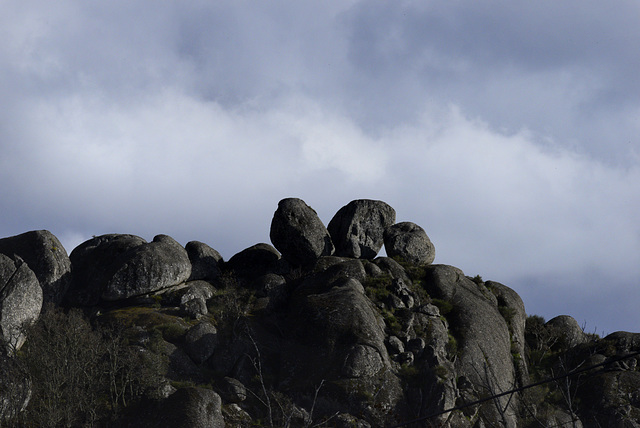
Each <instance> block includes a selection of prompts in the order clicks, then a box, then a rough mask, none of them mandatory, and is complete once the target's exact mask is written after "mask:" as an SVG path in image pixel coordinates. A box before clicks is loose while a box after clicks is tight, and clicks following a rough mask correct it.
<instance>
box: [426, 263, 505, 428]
mask: <svg viewBox="0 0 640 428" xmlns="http://www.w3.org/2000/svg"><path fill="white" fill-rule="evenodd" d="M426 278H427V283H426V288H427V291H428V292H429V294H430V295H432V296H434V297H436V298H439V299H443V300H446V301H447V302H450V303H451V305H452V309H451V312H450V313H449V314H448V315H447V320H448V321H449V325H450V327H451V331H452V333H451V334H452V335H453V338H454V340H455V341H456V342H457V358H456V362H455V367H456V372H457V373H458V374H459V375H460V374H463V373H464V375H463V376H464V378H465V381H464V382H461V383H460V385H461V389H462V391H461V394H462V397H463V400H465V398H464V397H474V399H475V397H478V396H479V395H480V394H482V392H483V391H484V392H489V393H490V394H496V393H499V392H501V391H507V390H509V389H511V388H512V386H513V385H515V370H514V366H513V362H512V356H511V343H510V335H509V328H508V326H507V323H506V321H505V319H504V318H503V317H502V315H501V314H500V312H499V310H498V302H497V299H496V297H495V296H494V295H493V293H491V291H489V290H488V289H487V288H486V287H485V286H484V285H483V284H481V283H480V284H479V283H476V282H474V281H471V280H470V279H469V278H467V277H466V276H465V275H464V273H463V272H462V271H461V270H460V269H457V268H455V267H453V266H445V265H432V266H429V267H427V277H426ZM496 400H497V401H498V403H499V406H500V408H504V409H506V410H505V411H503V412H496V411H494V409H492V408H485V409H483V410H484V411H486V412H487V414H486V415H485V417H486V418H488V419H489V420H492V421H493V422H494V423H497V424H502V426H506V427H516V426H517V417H516V412H515V408H514V407H513V406H510V404H509V398H508V397H502V398H497V399H496ZM471 401H473V399H472V400H471Z"/></svg>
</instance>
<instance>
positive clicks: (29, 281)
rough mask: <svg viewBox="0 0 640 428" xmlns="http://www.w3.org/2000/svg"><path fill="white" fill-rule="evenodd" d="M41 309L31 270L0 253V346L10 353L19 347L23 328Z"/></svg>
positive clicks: (19, 261) (36, 316) (38, 288)
mask: <svg viewBox="0 0 640 428" xmlns="http://www.w3.org/2000/svg"><path fill="white" fill-rule="evenodd" d="M41 309H42V289H41V288H40V283H39V282H38V279H37V278H36V275H35V274H34V273H33V271H32V270H31V269H30V268H29V266H27V264H26V263H25V262H24V261H23V260H22V259H20V258H17V260H15V261H14V260H11V259H10V258H9V257H7V256H5V255H4V254H0V345H1V346H2V347H3V348H4V352H6V353H8V354H10V355H11V354H13V353H14V352H16V351H17V350H19V349H20V347H22V344H23V343H24V341H25V339H26V333H27V327H28V326H29V325H30V324H32V323H33V322H34V321H35V320H36V319H37V318H38V315H39V314H40V310H41Z"/></svg>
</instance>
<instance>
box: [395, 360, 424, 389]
mask: <svg viewBox="0 0 640 428" xmlns="http://www.w3.org/2000/svg"><path fill="white" fill-rule="evenodd" d="M398 377H399V378H400V379H402V381H403V382H405V383H406V384H407V385H409V386H420V384H421V383H422V382H421V380H422V378H423V375H422V372H421V371H420V369H419V368H417V367H416V366H412V365H409V364H402V365H401V366H400V369H399V370H398Z"/></svg>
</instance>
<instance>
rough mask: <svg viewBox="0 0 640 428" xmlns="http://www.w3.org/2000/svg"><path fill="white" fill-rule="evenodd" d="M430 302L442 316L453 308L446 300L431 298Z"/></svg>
mask: <svg viewBox="0 0 640 428" xmlns="http://www.w3.org/2000/svg"><path fill="white" fill-rule="evenodd" d="M431 302H432V303H433V304H434V305H436V306H437V307H438V309H439V310H440V315H442V316H446V315H447V314H449V313H450V312H451V311H452V310H453V304H452V303H451V302H449V301H447V300H443V299H431Z"/></svg>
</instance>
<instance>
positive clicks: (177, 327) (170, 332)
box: [155, 323, 187, 343]
mask: <svg viewBox="0 0 640 428" xmlns="http://www.w3.org/2000/svg"><path fill="white" fill-rule="evenodd" d="M155 328H156V329H157V330H158V331H160V333H161V334H162V338H163V339H164V340H166V341H167V342H171V343H175V342H178V341H180V340H182V338H183V337H184V334H185V333H186V332H187V327H185V326H184V325H181V324H177V323H165V324H160V325H158V326H156V327H155Z"/></svg>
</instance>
